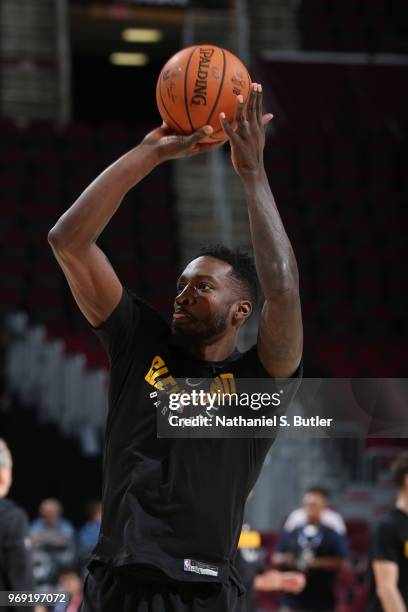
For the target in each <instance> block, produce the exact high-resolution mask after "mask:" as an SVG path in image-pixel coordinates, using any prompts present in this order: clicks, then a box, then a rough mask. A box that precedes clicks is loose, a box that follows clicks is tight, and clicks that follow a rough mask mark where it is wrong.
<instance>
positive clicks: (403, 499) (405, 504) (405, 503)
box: [395, 491, 408, 514]
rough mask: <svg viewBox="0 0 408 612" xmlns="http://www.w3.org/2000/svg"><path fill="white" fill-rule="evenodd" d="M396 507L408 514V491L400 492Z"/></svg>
mask: <svg viewBox="0 0 408 612" xmlns="http://www.w3.org/2000/svg"><path fill="white" fill-rule="evenodd" d="M395 507H396V508H398V510H402V512H406V514H408V491H400V492H399V493H398V496H397V501H396V502H395Z"/></svg>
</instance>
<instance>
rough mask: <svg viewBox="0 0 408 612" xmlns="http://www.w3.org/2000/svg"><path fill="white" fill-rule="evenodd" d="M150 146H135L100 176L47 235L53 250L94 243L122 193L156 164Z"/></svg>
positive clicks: (118, 203)
mask: <svg viewBox="0 0 408 612" xmlns="http://www.w3.org/2000/svg"><path fill="white" fill-rule="evenodd" d="M157 163H158V158H157V154H156V151H155V149H154V148H153V147H146V146H143V145H139V146H137V147H135V148H134V149H132V150H131V151H129V152H128V153H126V154H125V155H123V156H122V157H121V158H120V159H118V160H117V161H116V162H114V163H113V164H112V165H111V166H109V167H108V168H107V169H106V170H104V172H102V174H100V175H99V176H98V177H97V178H96V179H95V180H94V181H93V182H92V183H91V184H90V185H89V186H88V187H87V188H86V189H85V191H84V192H83V193H82V194H81V195H80V196H79V198H78V199H77V200H76V202H74V204H73V205H72V206H71V207H70V208H69V209H68V210H67V211H66V212H65V213H64V214H63V215H62V216H61V217H60V219H59V220H58V221H57V223H56V224H55V226H54V227H53V228H52V230H51V231H50V234H49V239H50V242H52V243H53V245H55V246H56V247H57V248H61V249H64V248H66V249H69V250H73V251H74V250H80V249H81V248H83V247H87V246H89V245H90V244H91V243H93V242H95V241H96V240H97V238H98V236H99V235H100V234H101V232H102V231H103V229H104V228H105V227H106V225H107V224H108V222H109V221H110V219H111V218H112V216H113V215H114V213H115V212H116V210H117V209H118V208H119V206H120V203H121V201H122V199H123V197H124V196H125V195H126V193H127V192H128V191H129V190H130V189H131V188H132V187H133V186H134V185H136V184H137V183H138V182H139V181H141V180H142V178H143V177H145V176H146V175H147V174H149V172H151V170H153V168H154V167H155V166H156V165H157Z"/></svg>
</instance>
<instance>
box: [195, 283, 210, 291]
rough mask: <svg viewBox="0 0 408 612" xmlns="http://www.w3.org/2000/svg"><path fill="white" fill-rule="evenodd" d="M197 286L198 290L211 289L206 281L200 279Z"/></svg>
mask: <svg viewBox="0 0 408 612" xmlns="http://www.w3.org/2000/svg"><path fill="white" fill-rule="evenodd" d="M197 288H198V289H199V290H200V291H208V290H209V289H211V286H210V285H209V284H208V283H206V282H204V281H202V282H201V283H198V285H197Z"/></svg>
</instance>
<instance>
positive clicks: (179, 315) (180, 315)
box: [173, 310, 193, 321]
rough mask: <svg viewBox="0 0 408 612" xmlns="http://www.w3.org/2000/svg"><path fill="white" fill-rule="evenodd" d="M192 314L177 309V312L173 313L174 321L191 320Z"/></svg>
mask: <svg viewBox="0 0 408 612" xmlns="http://www.w3.org/2000/svg"><path fill="white" fill-rule="evenodd" d="M192 318H193V317H192V316H191V315H189V314H188V312H185V311H184V310H177V311H176V312H174V313H173V321H183V320H185V321H191V320H192Z"/></svg>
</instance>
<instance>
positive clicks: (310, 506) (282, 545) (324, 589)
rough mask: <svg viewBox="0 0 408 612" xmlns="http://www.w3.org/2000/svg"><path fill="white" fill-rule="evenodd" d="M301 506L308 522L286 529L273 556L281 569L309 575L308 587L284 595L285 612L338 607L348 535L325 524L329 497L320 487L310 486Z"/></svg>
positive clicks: (330, 609)
mask: <svg viewBox="0 0 408 612" xmlns="http://www.w3.org/2000/svg"><path fill="white" fill-rule="evenodd" d="M302 506H303V510H304V512H305V515H306V522H305V524H304V525H300V526H297V527H295V528H294V529H292V530H284V531H283V532H282V534H281V536H280V538H279V541H278V543H277V546H276V552H275V553H274V554H273V555H272V560H273V562H274V563H275V564H276V565H277V566H278V567H279V568H280V569H290V570H293V569H297V570H299V571H302V572H304V574H305V578H306V586H305V588H304V589H303V590H302V591H301V592H300V593H298V594H296V593H288V594H286V595H284V597H283V598H282V612H283V610H304V611H306V610H307V611H312V610H316V611H317V610H319V611H325V612H329V611H332V610H334V609H335V581H336V575H337V572H338V571H339V570H340V569H341V567H342V566H343V565H344V561H345V559H346V558H347V557H348V554H349V547H348V543H347V538H346V537H345V536H344V535H340V534H339V533H338V532H336V531H335V530H334V529H332V528H331V527H328V526H327V525H324V524H323V523H322V514H323V511H324V509H325V508H326V506H327V497H326V495H324V494H322V491H321V490H320V489H318V488H312V489H309V490H308V491H307V492H306V493H305V495H304V497H303V504H302Z"/></svg>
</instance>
